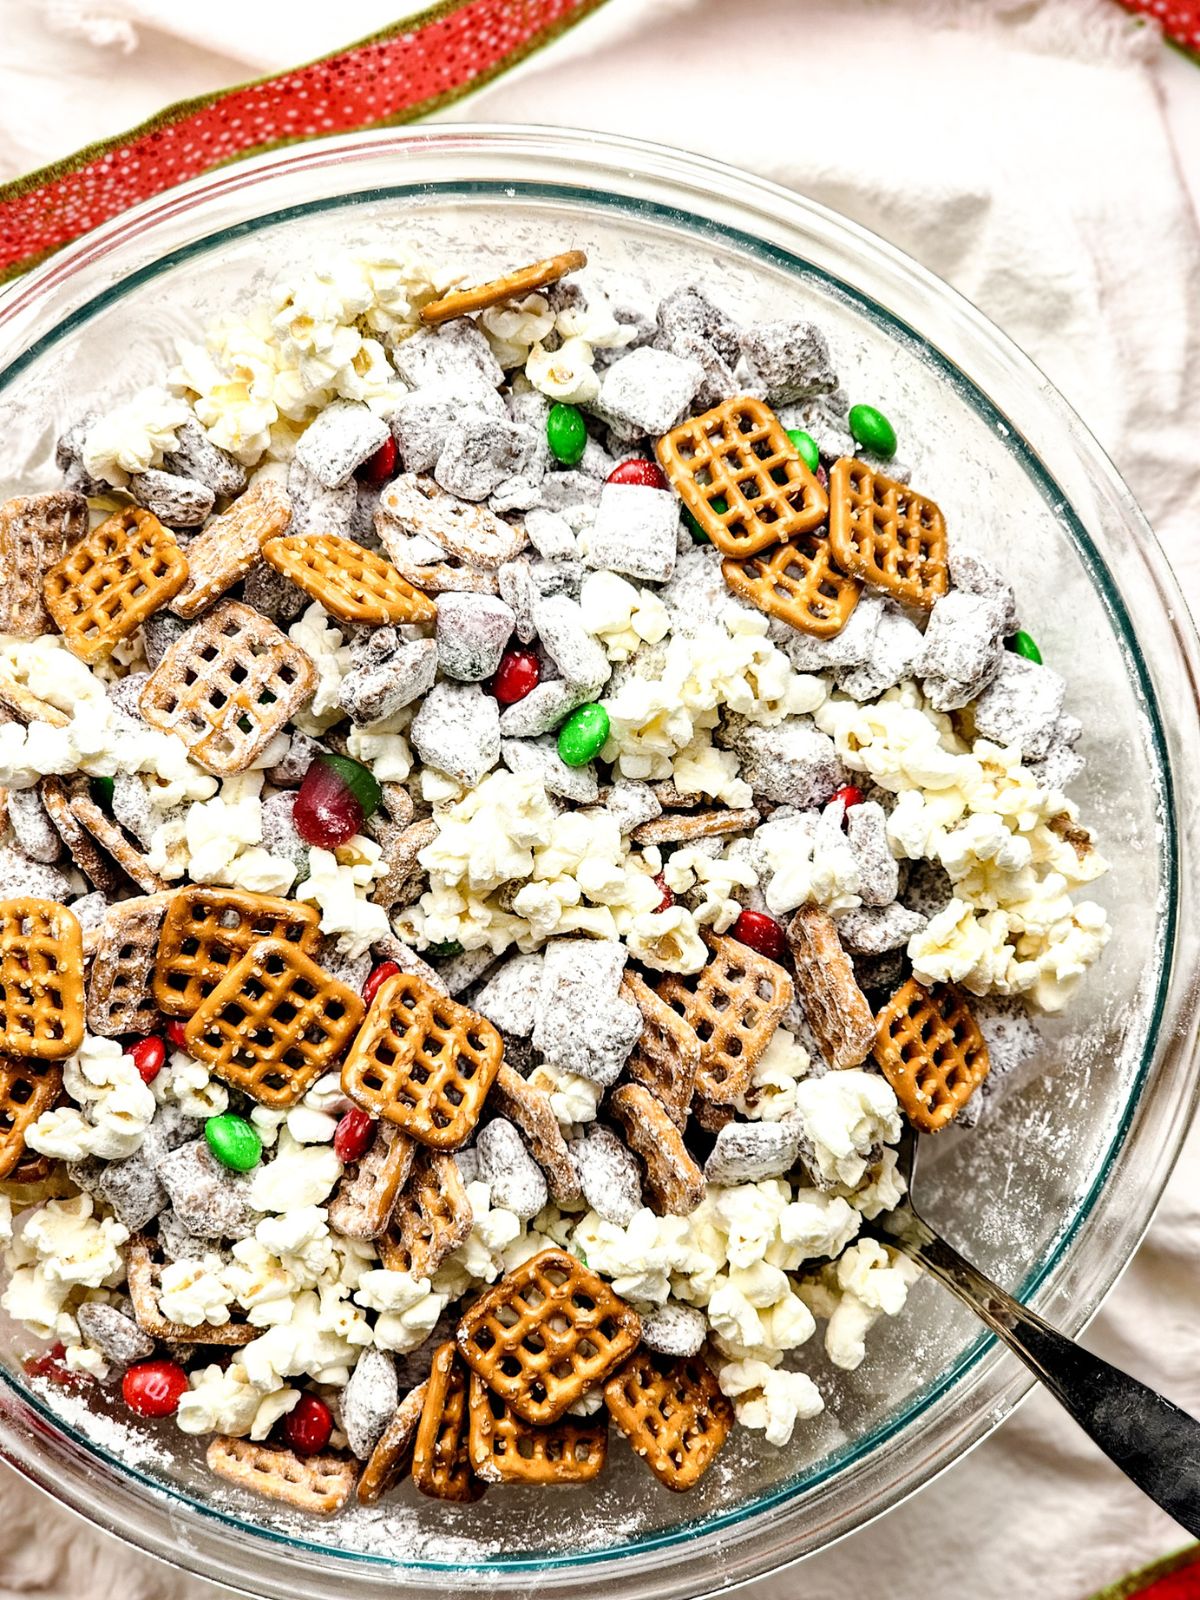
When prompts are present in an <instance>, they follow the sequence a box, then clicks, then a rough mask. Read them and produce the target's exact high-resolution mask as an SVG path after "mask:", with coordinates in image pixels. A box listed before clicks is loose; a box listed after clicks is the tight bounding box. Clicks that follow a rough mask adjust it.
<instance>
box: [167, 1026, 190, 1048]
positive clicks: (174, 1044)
mask: <svg viewBox="0 0 1200 1600" xmlns="http://www.w3.org/2000/svg"><path fill="white" fill-rule="evenodd" d="M183 1028H184V1025H183V1023H182V1022H180V1021H179V1020H178V1019H176V1020H175V1021H174V1022H168V1023H167V1039H168V1040H169V1042H170V1045H171V1049H172V1050H186V1049H187V1047H188V1044H187V1035H186V1034H185V1033H184V1031H183Z"/></svg>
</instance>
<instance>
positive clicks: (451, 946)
mask: <svg viewBox="0 0 1200 1600" xmlns="http://www.w3.org/2000/svg"><path fill="white" fill-rule="evenodd" d="M462 953H463V947H462V945H460V944H459V942H458V940H457V939H443V940H442V941H441V943H440V944H427V945H426V946H425V954H426V955H427V956H432V957H433V959H434V960H435V961H442V960H447V961H448V960H449V959H450V957H451V956H460V955H462Z"/></svg>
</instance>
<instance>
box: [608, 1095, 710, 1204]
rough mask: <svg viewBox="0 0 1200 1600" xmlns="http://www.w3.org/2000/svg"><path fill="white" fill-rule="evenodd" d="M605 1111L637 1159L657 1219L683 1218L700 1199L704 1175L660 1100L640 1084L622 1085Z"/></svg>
mask: <svg viewBox="0 0 1200 1600" xmlns="http://www.w3.org/2000/svg"><path fill="white" fill-rule="evenodd" d="M608 1104H609V1109H610V1110H611V1111H612V1114H613V1116H614V1117H616V1119H617V1121H618V1122H619V1123H620V1124H621V1127H622V1128H623V1129H624V1132H625V1143H626V1144H627V1145H628V1146H629V1148H630V1149H631V1150H632V1151H633V1153H634V1155H636V1156H640V1157H641V1160H642V1165H643V1167H644V1168H645V1177H646V1188H647V1190H648V1191H649V1193H650V1198H651V1200H652V1201H653V1202H654V1210H655V1211H656V1212H657V1213H658V1215H659V1216H660V1217H686V1216H688V1215H689V1213H691V1212H693V1211H695V1209H696V1207H697V1206H698V1205H699V1204H700V1202H701V1200H703V1199H704V1174H703V1172H701V1170H700V1168H699V1167H698V1166H697V1165H696V1163H695V1161H694V1160H693V1159H692V1156H691V1153H690V1152H689V1150H688V1148H687V1146H686V1145H685V1144H684V1142H683V1134H682V1133H680V1131H679V1127H678V1125H677V1124H676V1123H675V1122H674V1121H672V1119H671V1115H670V1113H669V1112H668V1111H667V1108H666V1107H665V1106H664V1105H663V1103H662V1101H661V1100H658V1099H656V1098H655V1096H654V1095H652V1094H651V1093H650V1091H649V1089H647V1088H646V1087H645V1085H644V1084H640V1083H624V1084H622V1085H621V1087H620V1088H619V1089H614V1090H613V1092H612V1094H610V1095H609V1097H608Z"/></svg>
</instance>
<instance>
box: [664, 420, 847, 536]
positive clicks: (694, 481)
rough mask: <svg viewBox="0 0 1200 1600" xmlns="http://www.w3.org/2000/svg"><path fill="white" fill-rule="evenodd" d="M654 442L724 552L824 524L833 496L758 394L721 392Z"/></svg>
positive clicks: (692, 509) (670, 475)
mask: <svg viewBox="0 0 1200 1600" xmlns="http://www.w3.org/2000/svg"><path fill="white" fill-rule="evenodd" d="M654 448H655V453H656V455H657V456H658V460H659V465H660V466H661V467H662V469H663V471H664V472H665V473H666V475H667V477H668V478H669V479H670V480H671V483H672V484H673V485H674V487H675V489H676V490H677V491H678V493H679V497H680V499H681V500H682V501H683V503H684V505H685V506H686V507H687V508H688V510H689V511H690V512H691V514H692V516H693V517H695V519H696V521H697V522H698V523H699V524H700V526H701V527H702V528H703V529H704V531H705V533H706V534H707V535H708V537H709V538H710V539H711V540H712V542H713V544H714V545H716V547H717V549H718V550H719V551H720V552H721V554H722V555H726V556H752V555H754V554H755V552H756V551H759V550H765V549H766V548H767V546H768V545H772V544H783V543H786V541H787V540H789V539H795V538H797V537H798V536H799V535H800V534H802V533H810V532H811V531H812V530H813V529H814V528H817V527H819V526H820V525H821V523H822V522H824V521H825V518H826V515H827V514H828V511H829V497H828V496H827V495H826V493H825V491H824V489H823V488H822V487H821V485H820V484H819V483H818V482H817V480H816V478H815V477H814V476H813V474H812V473H811V472H810V471H809V470H808V468H807V467H806V466H805V464H804V462H803V461H802V460H801V458H800V452H799V451H798V450H797V449H796V447H795V445H794V444H793V443H792V441H791V440H790V439H789V438H788V436H787V430H786V429H785V428H784V426H783V424H782V423H781V422H780V420H779V418H778V417H777V416H776V415H775V413H774V412H773V411H772V410H771V408H770V406H768V405H767V404H766V403H765V402H764V401H762V400H756V399H755V398H754V397H753V395H748V394H744V395H737V396H735V397H734V398H733V399H731V400H722V401H721V404H720V405H718V406H714V407H713V408H712V410H711V411H706V412H704V414H703V415H702V416H699V417H689V418H688V420H687V421H686V422H681V423H680V424H679V426H678V427H677V428H672V429H671V431H670V432H669V433H664V434H663V436H662V438H661V439H660V440H659V441H658V443H657V444H656V445H655V447H654ZM717 502H720V504H718V503H717ZM721 505H724V510H722V509H721Z"/></svg>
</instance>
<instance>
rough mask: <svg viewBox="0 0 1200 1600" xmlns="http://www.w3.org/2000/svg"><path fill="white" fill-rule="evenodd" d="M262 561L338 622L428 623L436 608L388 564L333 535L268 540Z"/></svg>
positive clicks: (307, 535) (306, 535) (351, 542)
mask: <svg viewBox="0 0 1200 1600" xmlns="http://www.w3.org/2000/svg"><path fill="white" fill-rule="evenodd" d="M263 555H264V557H265V558H266V560H267V561H268V562H269V563H270V565H271V566H273V567H274V568H275V570H276V572H280V573H282V574H283V576H284V577H285V578H290V579H291V581H292V582H293V583H294V584H295V585H296V587H297V589H303V591H304V593H305V594H307V595H309V596H311V598H312V599H314V600H319V601H320V603H321V604H322V605H323V606H324V607H325V610H326V611H328V612H329V615H330V616H331V617H336V618H337V619H338V621H339V622H362V623H367V624H369V625H381V624H384V623H396V622H432V621H433V619H434V618H435V617H436V616H437V607H436V606H435V605H434V603H433V601H432V600H431V599H430V598H429V596H428V595H426V594H422V593H421V591H420V590H419V589H415V588H414V587H413V586H412V584H411V583H409V581H408V579H407V578H404V577H401V575H400V573H399V572H397V571H396V568H395V567H394V566H392V564H391V562H390V561H385V560H384V559H383V557H382V556H377V555H376V554H375V552H374V551H373V550H364V549H363V547H362V545H360V544H355V542H354V540H353V539H343V538H340V537H339V536H338V535H337V534H333V533H314V534H290V535H289V536H288V537H287V538H285V539H268V541H267V542H266V544H265V545H263Z"/></svg>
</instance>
